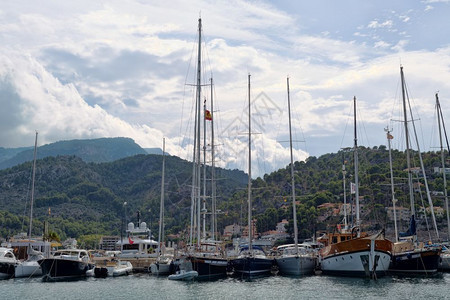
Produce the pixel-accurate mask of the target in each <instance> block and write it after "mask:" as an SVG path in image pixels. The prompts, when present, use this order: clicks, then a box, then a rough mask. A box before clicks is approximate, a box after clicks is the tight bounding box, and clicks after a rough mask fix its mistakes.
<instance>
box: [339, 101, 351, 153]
mask: <svg viewBox="0 0 450 300" xmlns="http://www.w3.org/2000/svg"><path fill="white" fill-rule="evenodd" d="M350 103H351V105H350V112H349V113H348V114H347V122H346V123H345V127H344V134H343V135H342V139H341V145H340V146H339V149H342V148H343V144H344V139H345V135H346V133H347V127H348V122H349V120H350V116H351V115H353V100H351V102H350Z"/></svg>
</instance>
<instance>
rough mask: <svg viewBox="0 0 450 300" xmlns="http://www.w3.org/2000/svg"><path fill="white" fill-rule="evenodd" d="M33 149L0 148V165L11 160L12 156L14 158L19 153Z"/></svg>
mask: <svg viewBox="0 0 450 300" xmlns="http://www.w3.org/2000/svg"><path fill="white" fill-rule="evenodd" d="M30 149H33V147H32V146H30V147H20V148H3V147H0V163H1V162H3V161H5V160H8V159H11V158H13V157H14V156H16V155H17V154H19V153H20V152H23V151H26V150H30Z"/></svg>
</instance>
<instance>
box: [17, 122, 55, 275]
mask: <svg viewBox="0 0 450 300" xmlns="http://www.w3.org/2000/svg"><path fill="white" fill-rule="evenodd" d="M37 138H38V132H37V131H36V138H35V142H34V154H33V173H32V181H31V201H30V225H29V228H28V240H27V241H22V244H28V245H27V248H26V249H27V258H26V259H25V260H23V261H20V262H19V263H18V264H17V265H16V267H15V270H14V276H15V277H17V278H19V277H30V276H42V269H41V266H40V265H39V263H38V260H40V259H43V258H44V255H43V253H42V252H40V251H37V250H35V249H34V248H33V246H32V245H33V244H36V245H37V244H42V243H41V242H38V241H35V240H34V239H32V237H31V233H32V228H33V202H34V184H35V177H36V153H37ZM43 243H44V246H45V244H47V248H48V249H49V248H50V244H49V243H48V242H47V243H46V242H43ZM35 247H38V246H35Z"/></svg>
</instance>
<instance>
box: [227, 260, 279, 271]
mask: <svg viewBox="0 0 450 300" xmlns="http://www.w3.org/2000/svg"><path fill="white" fill-rule="evenodd" d="M273 264H274V261H273V260H272V259H268V258H258V257H243V258H236V259H233V260H232V261H231V266H232V268H233V273H234V275H238V276H264V275H270V273H271V271H272V266H273Z"/></svg>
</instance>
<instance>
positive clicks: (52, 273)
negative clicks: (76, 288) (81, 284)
mask: <svg viewBox="0 0 450 300" xmlns="http://www.w3.org/2000/svg"><path fill="white" fill-rule="evenodd" d="M38 262H39V264H40V265H41V268H42V275H43V276H44V277H43V279H44V280H45V281H58V280H72V279H78V278H83V277H86V272H87V271H88V270H90V269H92V268H93V265H92V264H90V263H87V262H83V261H76V260H69V259H57V258H46V259H43V260H39V261H38Z"/></svg>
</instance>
